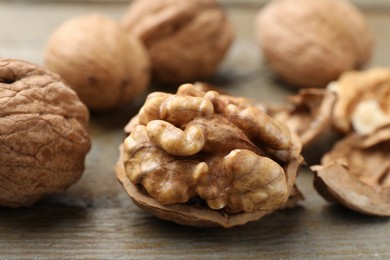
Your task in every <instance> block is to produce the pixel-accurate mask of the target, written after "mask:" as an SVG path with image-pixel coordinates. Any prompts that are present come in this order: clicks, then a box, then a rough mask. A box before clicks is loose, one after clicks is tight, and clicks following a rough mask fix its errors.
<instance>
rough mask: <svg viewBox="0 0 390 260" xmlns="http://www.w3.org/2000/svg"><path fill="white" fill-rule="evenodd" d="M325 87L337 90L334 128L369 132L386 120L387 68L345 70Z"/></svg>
mask: <svg viewBox="0 0 390 260" xmlns="http://www.w3.org/2000/svg"><path fill="white" fill-rule="evenodd" d="M328 89H329V90H331V91H334V92H335V93H336V94H337V102H336V104H335V106H334V109H333V115H332V123H333V125H334V127H335V128H336V129H337V130H339V131H341V132H343V133H345V134H346V133H349V132H351V131H355V132H359V133H361V134H369V133H370V132H373V131H375V129H376V128H380V127H381V126H383V125H386V124H388V123H390V69H388V68H371V69H369V70H367V71H349V72H346V73H344V74H343V75H342V76H341V77H340V79H339V80H337V81H335V82H332V83H331V84H329V86H328Z"/></svg>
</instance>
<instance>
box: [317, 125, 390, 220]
mask: <svg viewBox="0 0 390 260" xmlns="http://www.w3.org/2000/svg"><path fill="white" fill-rule="evenodd" d="M389 154H390V125H388V126H386V127H383V128H380V129H377V130H376V131H375V132H374V133H373V134H371V135H360V134H357V133H353V134H350V135H349V136H348V137H346V138H345V139H343V140H341V141H340V142H338V143H337V144H336V145H335V146H334V148H333V150H332V151H330V152H329V153H328V154H326V155H325V156H324V157H323V159H322V165H320V166H313V167H312V169H313V170H314V171H315V172H316V177H315V180H314V186H315V188H316V189H317V191H318V192H319V193H320V194H321V195H322V196H323V197H324V198H325V199H327V200H329V201H333V202H339V203H341V204H342V205H344V206H345V207H348V208H350V209H352V210H356V211H358V212H361V213H364V214H369V215H376V216H390V160H389Z"/></svg>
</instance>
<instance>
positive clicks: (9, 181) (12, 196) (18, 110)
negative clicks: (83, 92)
mask: <svg viewBox="0 0 390 260" xmlns="http://www.w3.org/2000/svg"><path fill="white" fill-rule="evenodd" d="M88 121H89V117H88V110H87V108H86V107H85V105H84V104H83V103H82V102H81V101H80V100H79V98H78V96H77V94H76V93H75V92H74V91H73V90H72V89H71V88H70V87H68V86H66V85H65V84H64V83H63V81H62V79H61V78H60V77H59V76H58V75H56V74H53V73H51V72H49V71H47V70H45V69H43V68H40V67H38V66H36V65H34V64H31V63H29V62H25V61H21V60H13V59H0V205H1V206H10V207H21V206H30V205H32V204H33V203H35V202H36V201H38V200H39V199H40V198H42V197H43V196H45V195H48V194H52V193H57V192H62V191H64V190H65V189H66V188H68V187H69V186H70V185H71V184H73V183H75V182H76V181H77V180H78V179H79V178H80V176H81V174H82V172H83V170H84V159H85V155H86V154H87V152H88V151H89V148H90V139H89V135H88V131H87V126H88Z"/></svg>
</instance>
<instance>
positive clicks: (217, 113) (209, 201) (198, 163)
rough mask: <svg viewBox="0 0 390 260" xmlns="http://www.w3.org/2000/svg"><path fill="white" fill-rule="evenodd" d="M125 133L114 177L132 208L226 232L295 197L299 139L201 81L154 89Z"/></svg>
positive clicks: (259, 111)
mask: <svg viewBox="0 0 390 260" xmlns="http://www.w3.org/2000/svg"><path fill="white" fill-rule="evenodd" d="M126 129H127V130H129V131H130V132H131V133H130V135H129V136H128V137H127V138H126V139H125V141H124V143H123V147H122V152H121V154H122V155H121V158H120V159H119V161H118V165H117V176H118V178H119V180H120V182H121V183H122V184H123V186H124V187H125V189H126V191H127V192H128V193H129V195H130V197H132V199H133V200H134V202H135V203H136V204H137V205H138V206H140V207H141V208H143V209H146V210H148V211H150V212H152V213H153V214H155V215H156V216H158V217H160V218H162V219H166V220H171V221H174V222H177V223H180V224H186V225H193V226H223V227H231V226H235V225H241V224H244V223H246V222H248V221H253V220H257V219H259V218H261V217H262V216H264V215H266V214H270V213H271V212H273V211H275V210H277V209H279V208H281V207H283V206H284V205H285V204H286V202H287V200H288V198H289V195H290V194H291V193H294V194H292V195H294V196H296V190H295V187H294V183H295V178H296V175H297V171H298V168H299V166H300V164H301V162H302V157H301V155H300V151H301V143H300V141H299V139H298V137H296V136H295V135H294V134H292V133H290V131H289V129H288V127H287V126H286V125H284V124H282V123H279V122H278V121H275V120H273V119H272V118H270V117H269V116H268V115H266V114H265V113H264V112H262V111H261V110H259V109H257V108H255V107H254V106H252V104H251V103H249V101H248V100H246V99H244V98H235V97H231V96H227V95H221V94H219V93H218V92H216V91H204V88H203V87H202V85H201V84H197V85H192V84H186V85H182V86H181V87H180V88H179V89H178V91H177V93H176V94H167V93H162V92H155V93H152V94H150V95H149V96H148V98H147V100H146V102H145V104H144V106H143V107H142V108H141V110H140V112H139V114H138V115H137V116H136V117H135V118H133V119H132V120H131V122H130V123H129V125H128V126H127V127H126ZM294 203H296V197H295V199H294ZM287 205H288V206H291V203H290V204H289V203H287Z"/></svg>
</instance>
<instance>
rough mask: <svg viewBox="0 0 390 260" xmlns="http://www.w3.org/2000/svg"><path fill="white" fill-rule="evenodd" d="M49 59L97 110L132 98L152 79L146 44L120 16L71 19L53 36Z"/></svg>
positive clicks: (51, 65) (52, 67) (88, 104)
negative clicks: (128, 29)
mask: <svg viewBox="0 0 390 260" xmlns="http://www.w3.org/2000/svg"><path fill="white" fill-rule="evenodd" d="M45 62H46V65H47V67H48V68H50V69H51V70H52V71H54V72H56V73H58V74H60V75H61V76H62V77H63V78H64V79H65V80H66V81H67V82H68V83H69V85H70V86H71V87H72V88H73V89H74V90H76V92H77V93H78V95H79V96H80V98H81V100H82V101H83V102H84V103H85V104H86V105H87V106H88V107H89V108H90V109H93V110H107V109H111V108H114V107H117V106H120V105H123V104H124V103H126V102H129V101H131V100H132V99H134V98H135V97H137V95H139V94H140V93H141V92H142V91H143V90H144V89H145V88H146V86H147V84H148V82H149V77H150V75H149V73H150V72H149V57H148V56H147V53H146V50H145V48H144V46H143V45H142V44H141V42H140V41H139V40H138V39H136V38H135V37H133V36H130V35H128V33H127V32H126V31H125V30H124V29H123V28H122V27H121V26H120V25H119V24H118V23H117V22H116V21H114V20H112V19H110V18H108V17H105V16H102V15H96V14H92V15H85V16H80V17H76V18H72V19H70V20H67V21H65V22H64V23H63V24H62V25H60V26H59V27H58V28H57V29H56V30H55V32H54V33H53V34H52V36H51V37H50V39H49V41H48V44H47V47H46V52H45Z"/></svg>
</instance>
